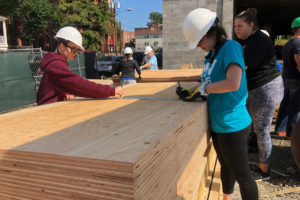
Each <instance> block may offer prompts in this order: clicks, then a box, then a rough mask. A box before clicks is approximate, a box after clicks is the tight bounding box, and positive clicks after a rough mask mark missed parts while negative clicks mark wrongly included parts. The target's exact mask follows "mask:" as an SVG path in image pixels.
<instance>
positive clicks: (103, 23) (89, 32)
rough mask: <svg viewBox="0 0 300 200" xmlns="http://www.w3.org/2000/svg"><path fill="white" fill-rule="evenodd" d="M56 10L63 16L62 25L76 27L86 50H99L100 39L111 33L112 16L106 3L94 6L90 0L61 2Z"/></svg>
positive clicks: (63, 0) (64, 0)
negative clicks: (63, 21) (64, 20)
mask: <svg viewBox="0 0 300 200" xmlns="http://www.w3.org/2000/svg"><path fill="white" fill-rule="evenodd" d="M58 10H59V11H61V12H62V13H64V15H65V19H66V22H65V24H64V25H71V26H74V27H77V28H78V29H79V30H80V31H81V32H82V36H83V45H84V47H85V48H86V49H91V50H99V49H100V46H101V40H102V38H103V37H104V36H105V35H109V34H110V33H111V31H112V28H111V25H110V24H111V21H112V20H113V16H112V13H110V12H109V11H108V5H107V4H106V3H103V2H100V3H99V5H95V4H94V2H93V1H90V0H73V1H72V2H71V3H70V1H66V0H61V1H60V4H59V5H58Z"/></svg>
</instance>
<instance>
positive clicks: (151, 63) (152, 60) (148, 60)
mask: <svg viewBox="0 0 300 200" xmlns="http://www.w3.org/2000/svg"><path fill="white" fill-rule="evenodd" d="M144 54H145V55H146V56H145V57H144V60H143V64H144V65H142V66H141V68H142V69H143V70H146V69H152V70H158V65H157V58H156V56H155V55H154V51H153V49H152V47H150V46H146V47H145V50H144Z"/></svg>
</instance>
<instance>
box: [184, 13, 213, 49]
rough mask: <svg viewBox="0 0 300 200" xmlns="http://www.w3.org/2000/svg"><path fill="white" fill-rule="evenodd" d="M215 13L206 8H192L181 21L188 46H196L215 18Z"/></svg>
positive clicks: (192, 47)
mask: <svg viewBox="0 0 300 200" xmlns="http://www.w3.org/2000/svg"><path fill="white" fill-rule="evenodd" d="M216 17H217V14H216V13H215V12H212V11H210V10H208V9H206V8H197V9H195V10H192V11H191V12H190V13H189V14H188V15H187V16H186V17H185V20H184V22H183V33H184V36H185V38H186V39H187V41H188V42H189V48H190V49H194V48H196V47H197V45H198V43H199V41H200V40H201V39H202V38H203V36H205V35H206V33H207V32H208V31H209V29H210V28H211V27H212V25H213V24H214V22H215V20H216Z"/></svg>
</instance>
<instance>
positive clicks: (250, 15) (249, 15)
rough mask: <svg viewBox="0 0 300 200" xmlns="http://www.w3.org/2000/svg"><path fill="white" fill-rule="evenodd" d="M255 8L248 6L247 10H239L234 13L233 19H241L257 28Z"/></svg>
mask: <svg viewBox="0 0 300 200" xmlns="http://www.w3.org/2000/svg"><path fill="white" fill-rule="evenodd" d="M256 15H257V9H256V8H248V9H247V10H244V11H242V12H240V13H239V14H238V15H236V16H235V17H234V18H235V19H242V20H243V21H244V22H246V23H247V24H250V23H253V24H254V27H253V29H254V30H256V29H257V19H256Z"/></svg>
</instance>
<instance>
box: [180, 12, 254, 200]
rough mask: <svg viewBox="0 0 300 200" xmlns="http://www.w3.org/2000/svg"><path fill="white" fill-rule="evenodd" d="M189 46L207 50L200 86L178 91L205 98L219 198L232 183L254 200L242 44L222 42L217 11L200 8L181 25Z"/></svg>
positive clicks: (247, 199) (228, 191)
mask: <svg viewBox="0 0 300 200" xmlns="http://www.w3.org/2000/svg"><path fill="white" fill-rule="evenodd" d="M183 32H184V36H185V38H186V39H187V40H188V42H189V47H190V48H192V49H194V48H196V47H199V48H201V49H202V50H204V51H205V52H208V53H207V55H206V57H205V66H204V69H203V72H202V75H201V81H202V84H201V85H199V86H198V87H196V89H195V90H194V91H193V90H189V91H191V92H188V93H185V94H186V95H184V94H180V92H179V94H178V95H179V96H181V98H183V100H186V101H189V100H193V99H195V97H199V96H200V95H202V96H206V98H207V101H208V114H209V122H210V128H211V136H212V139H213V144H214V147H215V149H216V152H217V156H218V160H219V161H220V164H221V180H222V187H223V199H224V200H225V199H226V200H229V199H232V193H233V189H234V184H235V181H237V182H238V183H239V186H240V191H241V196H242V199H243V200H250V199H251V200H256V199H258V190H257V185H256V183H255V181H254V179H253V177H252V175H251V171H250V168H249V165H248V149H247V137H248V135H249V132H250V129H251V118H250V115H249V113H248V111H247V108H246V99H247V95H248V92H247V82H246V75H245V63H244V59H243V48H242V47H241V46H240V44H239V43H238V42H236V41H232V40H227V39H226V38H227V36H226V33H225V30H224V29H223V28H222V27H220V26H219V25H218V19H217V17H216V13H215V12H212V11H210V10H208V9H205V8H198V9H195V10H193V11H191V12H190V13H189V14H188V15H187V16H186V18H185V21H184V23H183Z"/></svg>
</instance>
